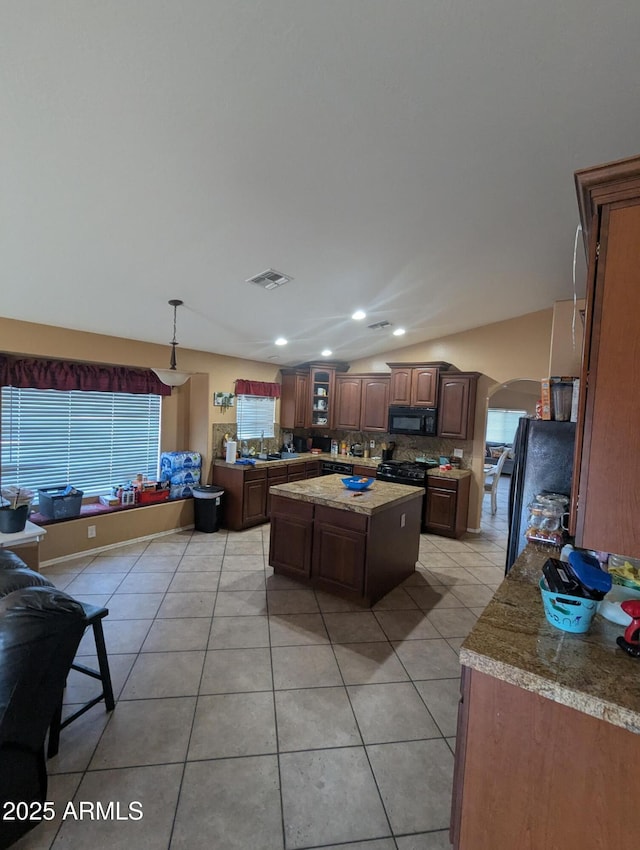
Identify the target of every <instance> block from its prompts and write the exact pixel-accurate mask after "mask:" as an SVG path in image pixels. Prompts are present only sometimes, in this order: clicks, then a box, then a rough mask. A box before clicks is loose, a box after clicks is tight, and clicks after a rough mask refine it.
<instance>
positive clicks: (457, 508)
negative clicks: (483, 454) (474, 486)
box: [424, 475, 471, 537]
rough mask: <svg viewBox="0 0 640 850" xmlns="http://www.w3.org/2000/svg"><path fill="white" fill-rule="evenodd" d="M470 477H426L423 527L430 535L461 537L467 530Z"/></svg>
mask: <svg viewBox="0 0 640 850" xmlns="http://www.w3.org/2000/svg"><path fill="white" fill-rule="evenodd" d="M470 489H471V476H470V475H469V476H467V477H466V478H444V477H443V478H438V477H436V476H431V475H429V476H428V477H427V498H426V501H425V515H424V525H425V528H426V530H427V531H428V532H430V533H431V534H440V535H442V536H444V537H461V536H462V535H463V534H464V533H465V531H466V530H467V515H468V512H469V491H470Z"/></svg>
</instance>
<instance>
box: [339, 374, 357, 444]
mask: <svg viewBox="0 0 640 850" xmlns="http://www.w3.org/2000/svg"><path fill="white" fill-rule="evenodd" d="M361 403H362V379H361V378H356V377H353V376H351V375H339V376H338V378H337V379H336V415H335V420H334V424H335V427H336V428H337V429H339V430H340V431H359V430H360V405H361Z"/></svg>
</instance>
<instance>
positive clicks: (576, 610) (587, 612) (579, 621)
mask: <svg viewBox="0 0 640 850" xmlns="http://www.w3.org/2000/svg"><path fill="white" fill-rule="evenodd" d="M539 587H540V593H541V594H542V604H543V606H544V615H545V617H546V618H547V621H548V622H549V623H551V625H552V626H555V627H556V629H561V630H562V631H563V632H573V633H574V634H584V633H585V632H588V631H589V627H590V626H591V621H592V620H593V615H594V614H595V613H596V609H597V607H598V603H597V602H596V601H595V599H584V598H582V597H581V596H567V595H566V594H564V593H554V592H552V591H551V590H548V589H547V585H546V582H545V580H544V578H541V579H540V583H539Z"/></svg>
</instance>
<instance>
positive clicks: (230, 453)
mask: <svg viewBox="0 0 640 850" xmlns="http://www.w3.org/2000/svg"><path fill="white" fill-rule="evenodd" d="M237 447H238V444H237V443H236V442H234V441H233V440H228V441H227V463H235V462H236V449H237Z"/></svg>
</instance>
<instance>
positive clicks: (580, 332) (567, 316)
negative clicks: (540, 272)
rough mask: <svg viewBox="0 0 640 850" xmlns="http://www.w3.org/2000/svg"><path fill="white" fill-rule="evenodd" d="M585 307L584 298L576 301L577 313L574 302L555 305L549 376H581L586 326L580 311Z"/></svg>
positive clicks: (562, 302)
mask: <svg viewBox="0 0 640 850" xmlns="http://www.w3.org/2000/svg"><path fill="white" fill-rule="evenodd" d="M584 306H585V301H584V298H579V299H578V300H577V301H576V305H575V311H574V305H573V301H556V303H555V304H554V305H553V324H552V328H551V352H550V356H549V375H561V376H562V375H574V376H575V377H579V376H580V366H581V363H582V341H583V338H584V326H583V324H582V319H581V318H580V312H579V311H580V310H584Z"/></svg>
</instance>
